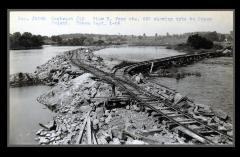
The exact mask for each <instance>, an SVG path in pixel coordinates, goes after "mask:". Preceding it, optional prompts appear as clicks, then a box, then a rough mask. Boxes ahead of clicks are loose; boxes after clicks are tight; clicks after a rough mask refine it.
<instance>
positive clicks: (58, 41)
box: [51, 35, 63, 44]
mask: <svg viewBox="0 0 240 157" xmlns="http://www.w3.org/2000/svg"><path fill="white" fill-rule="evenodd" d="M51 40H52V41H54V42H57V43H58V44H62V41H63V40H62V38H61V37H60V36H59V35H53V36H51Z"/></svg>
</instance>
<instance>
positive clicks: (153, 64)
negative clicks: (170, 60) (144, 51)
mask: <svg viewBox="0 0 240 157" xmlns="http://www.w3.org/2000/svg"><path fill="white" fill-rule="evenodd" d="M153 65H154V62H152V65H151V69H150V72H149V73H150V74H151V73H152V69H153Z"/></svg>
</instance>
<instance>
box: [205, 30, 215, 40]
mask: <svg viewBox="0 0 240 157" xmlns="http://www.w3.org/2000/svg"><path fill="white" fill-rule="evenodd" d="M203 37H205V38H207V39H208V40H211V41H218V39H219V38H218V34H217V32H216V31H214V32H209V33H206V34H205V35H203Z"/></svg>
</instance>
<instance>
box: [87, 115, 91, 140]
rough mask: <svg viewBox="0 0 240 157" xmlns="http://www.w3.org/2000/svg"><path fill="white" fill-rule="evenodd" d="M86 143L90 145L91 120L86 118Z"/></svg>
mask: <svg viewBox="0 0 240 157" xmlns="http://www.w3.org/2000/svg"><path fill="white" fill-rule="evenodd" d="M87 143H88V144H92V133H91V120H90V117H87Z"/></svg>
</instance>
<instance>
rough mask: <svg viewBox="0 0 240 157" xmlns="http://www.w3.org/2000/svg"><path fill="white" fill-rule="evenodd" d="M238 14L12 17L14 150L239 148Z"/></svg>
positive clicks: (23, 13) (45, 13)
mask: <svg viewBox="0 0 240 157" xmlns="http://www.w3.org/2000/svg"><path fill="white" fill-rule="evenodd" d="M234 16H235V10H234V9H232V10H231V9H214V10H213V9H212V10H211V9H205V10H204V9H202V10H200V9H195V10H194V9H192V10H180V9H178V10H177V9H176V10H173V9H172V10H161V9H159V10H157V9H155V10H150V9H149V10H141V9H139V10H131V9H130V10H124V9H122V10H114V9H111V10H90V9H89V10H87V9H85V10H84V9H82V10H80V9H79V10H67V9H65V10H64V9H61V10H46V9H38V10H34V9H25V10H24V9H22V10H20V9H19V10H18V9H15V10H14V9H9V10H8V67H9V68H8V82H9V84H8V96H9V97H8V113H7V115H8V135H7V139H8V141H7V142H8V146H10V147H16V146H36V147H42V146H47V147H50V146H54V147H59V146H70V147H76V146H79V147H81V146H83V147H84V146H94V147H96V146H99V147H101V146H110V147H128V146H146V147H149V146H154V147H171V146H180V147H189V146H190V147H192V146H194V147H205V146H206V147H207V146H217V147H219V146H230V147H232V146H234V145H235V125H234V124H235V123H234V122H235V114H234V112H235V102H234V99H235V93H234V86H235V85H234V77H235V76H234V75H235V74H234V70H235V63H234V62H235V57H234V56H235V25H234V24H235V21H234Z"/></svg>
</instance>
